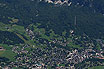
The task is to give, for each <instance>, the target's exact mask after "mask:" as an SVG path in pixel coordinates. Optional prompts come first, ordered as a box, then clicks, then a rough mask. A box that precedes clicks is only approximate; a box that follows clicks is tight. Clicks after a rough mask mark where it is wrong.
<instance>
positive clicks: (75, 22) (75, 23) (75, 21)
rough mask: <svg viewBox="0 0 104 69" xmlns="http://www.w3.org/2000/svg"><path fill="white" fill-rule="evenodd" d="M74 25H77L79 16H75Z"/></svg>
mask: <svg viewBox="0 0 104 69" xmlns="http://www.w3.org/2000/svg"><path fill="white" fill-rule="evenodd" d="M74 25H77V17H76V16H75V18H74Z"/></svg>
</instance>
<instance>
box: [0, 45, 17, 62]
mask: <svg viewBox="0 0 104 69" xmlns="http://www.w3.org/2000/svg"><path fill="white" fill-rule="evenodd" d="M0 46H2V47H3V48H4V49H5V50H4V51H0V57H6V58H8V59H10V61H14V56H15V55H16V54H15V53H14V52H12V50H11V49H12V47H10V46H8V45H6V44H0Z"/></svg>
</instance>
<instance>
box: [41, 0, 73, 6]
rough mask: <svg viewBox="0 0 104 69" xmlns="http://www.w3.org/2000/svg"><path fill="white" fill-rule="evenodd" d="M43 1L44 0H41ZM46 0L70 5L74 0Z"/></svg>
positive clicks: (46, 0)
mask: <svg viewBox="0 0 104 69" xmlns="http://www.w3.org/2000/svg"><path fill="white" fill-rule="evenodd" d="M40 1H42V0H40ZM44 1H45V2H48V3H52V4H56V5H57V4H60V5H63V4H68V6H70V5H71V4H72V2H71V1H70V0H44Z"/></svg>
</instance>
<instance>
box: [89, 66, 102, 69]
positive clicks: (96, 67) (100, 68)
mask: <svg viewBox="0 0 104 69" xmlns="http://www.w3.org/2000/svg"><path fill="white" fill-rule="evenodd" d="M88 69H104V66H95V67H90V68H88Z"/></svg>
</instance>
